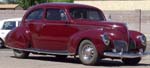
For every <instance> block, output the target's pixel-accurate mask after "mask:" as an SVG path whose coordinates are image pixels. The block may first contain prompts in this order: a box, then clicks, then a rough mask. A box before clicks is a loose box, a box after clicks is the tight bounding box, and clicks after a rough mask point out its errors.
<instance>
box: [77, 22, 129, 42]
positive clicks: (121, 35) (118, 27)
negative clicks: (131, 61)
mask: <svg viewBox="0 0 150 68" xmlns="http://www.w3.org/2000/svg"><path fill="white" fill-rule="evenodd" d="M75 22H76V23H78V24H80V25H88V26H89V28H88V29H91V28H92V29H97V30H100V31H103V32H104V33H106V34H108V35H109V36H110V38H111V39H113V40H114V39H115V40H124V41H128V38H129V34H128V33H129V32H128V28H127V26H126V24H125V23H119V22H110V21H90V20H78V21H75ZM92 26H93V27H92ZM90 27H91V28H90Z"/></svg>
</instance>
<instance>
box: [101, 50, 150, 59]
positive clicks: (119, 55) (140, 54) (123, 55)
mask: <svg viewBox="0 0 150 68" xmlns="http://www.w3.org/2000/svg"><path fill="white" fill-rule="evenodd" d="M147 54H148V53H144V52H143V51H140V52H138V53H130V52H119V53H117V52H104V56H107V57H115V58H138V57H143V56H146V55H147Z"/></svg>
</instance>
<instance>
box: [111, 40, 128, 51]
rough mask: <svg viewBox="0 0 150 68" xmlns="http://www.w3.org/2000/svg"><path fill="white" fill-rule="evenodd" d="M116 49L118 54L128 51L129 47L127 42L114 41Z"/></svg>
mask: <svg viewBox="0 0 150 68" xmlns="http://www.w3.org/2000/svg"><path fill="white" fill-rule="evenodd" d="M114 48H115V49H116V52H121V51H122V50H123V51H124V52H126V51H128V46H127V43H126V42H125V41H120V40H116V41H114Z"/></svg>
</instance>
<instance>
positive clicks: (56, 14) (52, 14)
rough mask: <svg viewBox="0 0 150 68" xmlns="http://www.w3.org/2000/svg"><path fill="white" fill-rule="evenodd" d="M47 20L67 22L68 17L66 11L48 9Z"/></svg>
mask: <svg viewBox="0 0 150 68" xmlns="http://www.w3.org/2000/svg"><path fill="white" fill-rule="evenodd" d="M46 19H47V20H62V21H64V20H66V19H67V16H66V14H65V11H64V10H62V9H47V11H46Z"/></svg>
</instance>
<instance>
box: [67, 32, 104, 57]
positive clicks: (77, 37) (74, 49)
mask: <svg viewBox="0 0 150 68" xmlns="http://www.w3.org/2000/svg"><path fill="white" fill-rule="evenodd" d="M103 33H104V32H103V31H100V30H87V31H82V32H78V33H76V34H74V35H73V36H71V37H70V41H69V44H68V51H69V52H71V53H75V54H77V53H78V47H79V45H80V42H82V41H83V40H85V39H88V40H90V41H92V42H93V43H94V45H95V47H96V48H97V51H98V53H99V54H103V51H104V49H105V45H104V43H103V41H102V40H101V37H100V35H101V34H103Z"/></svg>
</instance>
